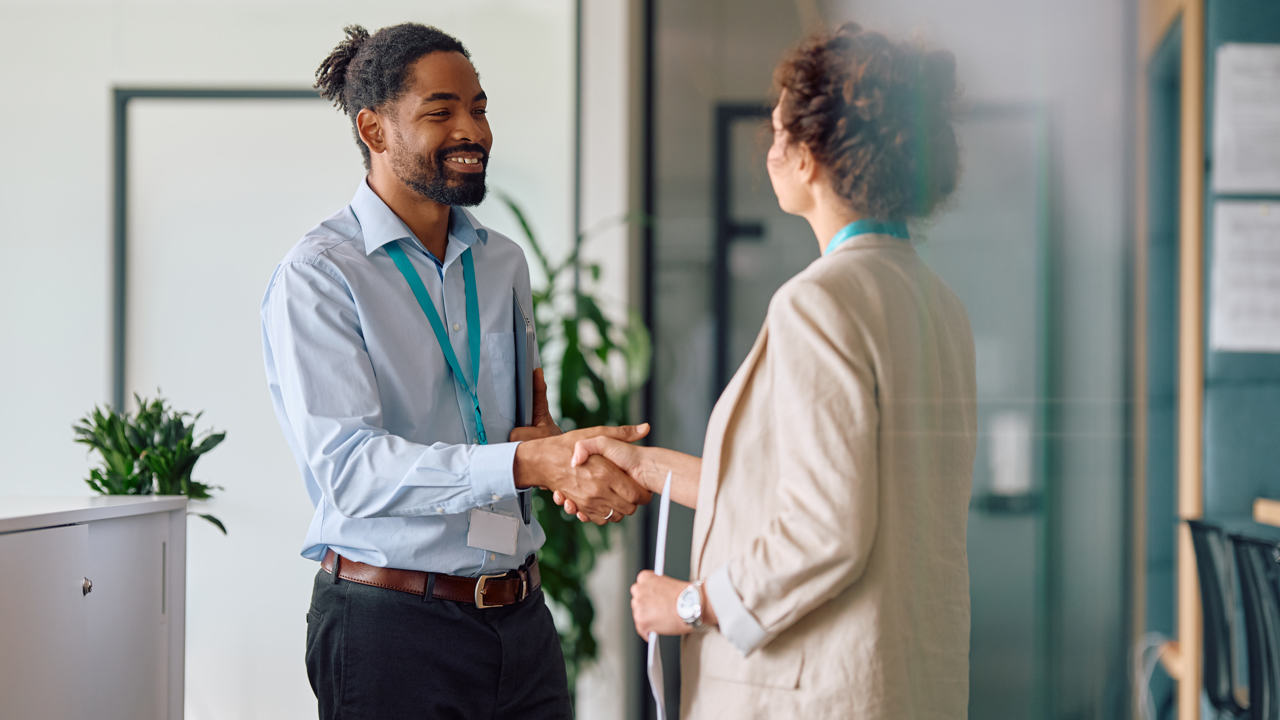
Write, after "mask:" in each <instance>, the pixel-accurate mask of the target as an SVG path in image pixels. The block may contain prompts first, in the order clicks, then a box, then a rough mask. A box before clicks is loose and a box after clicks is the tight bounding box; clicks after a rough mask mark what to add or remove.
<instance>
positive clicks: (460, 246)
mask: <svg viewBox="0 0 1280 720" xmlns="http://www.w3.org/2000/svg"><path fill="white" fill-rule="evenodd" d="M351 211H352V212H353V213H355V216H356V221H357V222H359V223H360V232H361V234H362V235H364V253H365V255H372V254H373V251H374V250H377V249H378V248H380V247H382V246H383V245H386V244H387V243H389V242H393V241H396V240H410V241H412V243H413V244H414V245H415V246H416V247H418V248H421V249H422V250H424V251H425V250H426V248H425V247H424V246H423V245H422V243H421V242H420V241H419V240H418V238H417V237H415V236H414V234H413V231H412V230H410V229H409V226H408V225H405V224H404V221H403V220H401V219H400V217H399V216H397V215H396V214H395V213H394V212H393V211H392V210H391V208H389V207H387V204H386V203H385V202H383V201H382V198H380V197H378V194H377V193H375V192H374V191H373V188H370V187H369V179H368V178H364V179H362V180H361V181H360V186H359V187H357V188H356V195H355V197H353V198H351ZM476 240H479V241H480V242H481V243H484V244H488V242H489V231H488V230H486V229H485V228H484V227H483V226H482V225H480V223H479V222H477V221H476V219H475V216H473V215H472V214H471V213H469V212H467V211H466V210H464V209H462V208H460V207H458V206H456V205H454V206H451V207H450V208H449V245H448V249H447V250H446V251H445V256H444V258H442V261H443V264H444V265H448V264H449V263H451V262H452V261H453V260H454V259H455V258H457V257H458V256H459V255H461V254H462V253H463V251H464V250H466V249H467V248H469V247H471V245H472V244H474V243H475V241H476Z"/></svg>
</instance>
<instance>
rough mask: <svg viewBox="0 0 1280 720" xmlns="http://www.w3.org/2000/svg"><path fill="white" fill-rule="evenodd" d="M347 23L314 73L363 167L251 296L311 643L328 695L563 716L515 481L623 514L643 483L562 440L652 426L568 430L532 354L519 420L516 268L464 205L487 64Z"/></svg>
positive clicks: (325, 701)
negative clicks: (296, 529)
mask: <svg viewBox="0 0 1280 720" xmlns="http://www.w3.org/2000/svg"><path fill="white" fill-rule="evenodd" d="M346 35H347V37H346V40H344V41H343V42H342V43H341V44H340V45H338V47H337V48H335V49H334V51H333V52H332V53H331V54H330V55H329V57H328V58H326V59H325V61H324V63H323V64H322V65H321V66H320V69H319V70H318V71H317V73H316V77H317V83H316V87H317V89H319V90H320V92H321V93H322V94H323V95H324V96H325V97H326V98H328V99H330V100H333V101H334V103H335V104H336V105H337V106H338V107H339V108H341V109H342V110H343V111H345V112H346V114H347V115H348V116H350V117H351V120H352V127H353V129H354V132H355V136H356V140H357V144H358V145H359V147H360V150H361V152H362V153H363V155H364V160H365V167H366V169H367V170H368V176H367V177H366V179H365V180H364V181H362V182H361V183H360V186H359V187H358V188H357V189H356V194H355V197H354V198H353V199H352V201H351V204H350V205H349V206H348V207H346V208H344V209H343V210H341V211H340V212H338V213H337V214H336V215H334V216H333V217H330V218H329V219H327V220H325V221H324V222H322V223H321V224H320V225H319V226H317V227H316V228H315V229H314V230H312V231H311V232H309V233H308V234H307V235H306V236H305V237H304V238H303V239H302V240H301V241H300V242H299V243H298V244H297V245H296V246H294V248H293V249H292V250H291V251H290V252H289V254H288V255H287V256H286V257H285V258H284V260H283V261H282V262H281V263H280V265H279V267H278V268H277V269H276V271H275V274H274V276H273V277H272V279H271V283H270V285H269V286H268V288H267V292H266V296H265V297H264V299H263V303H262V328H263V345H264V353H265V357H266V368H267V378H268V383H269V385H270V389H271V396H272V401H273V403H274V405H275V409H276V414H277V416H278V418H279V420H280V425H281V427H282V428H283V429H284V434H285V438H286V439H287V440H288V442H289V447H290V449H291V450H292V451H293V453H294V456H295V457H296V458H297V461H298V467H299V469H300V470H301V472H302V475H303V478H304V480H305V482H306V486H307V491H308V493H309V494H310V497H311V501H312V503H313V504H314V505H315V508H316V511H315V515H314V517H313V519H312V522H311V527H310V528H309V530H308V531H307V537H306V541H305V543H304V547H303V552H302V554H303V556H304V557H307V558H310V559H312V560H317V561H320V562H321V569H320V570H319V571H318V572H317V573H316V580H315V586H314V589H313V594H312V601H311V608H310V610H309V611H308V613H307V648H306V662H307V672H308V675H309V677H310V680H311V686H312V689H313V690H314V691H315V693H316V697H317V699H318V701H319V708H320V717H322V718H337V717H342V718H352V717H359V718H366V717H368V718H408V717H458V718H494V717H499V718H515V717H531V718H533V717H536V718H542V717H557V718H559V717H566V718H567V717H570V714H571V710H570V703H569V695H568V688H567V685H566V679H565V672H564V660H563V657H562V655H561V652H560V645H559V639H558V637H557V635H556V630H555V626H554V625H553V623H552V620H551V616H550V613H549V612H548V611H547V608H546V605H545V603H544V601H543V596H542V593H541V591H540V590H539V584H540V576H539V572H538V566H537V560H536V556H535V554H534V553H535V552H536V551H537V549H538V548H539V547H540V546H541V544H542V542H543V539H544V535H543V532H542V529H541V528H540V527H539V526H538V523H537V520H536V519H533V518H531V517H529V516H528V515H527V510H528V508H527V506H525V505H524V503H522V498H521V497H520V492H521V491H522V490H526V491H527V489H529V488H532V487H535V486H541V487H545V488H547V489H550V490H555V491H558V492H560V493H561V494H562V495H564V496H565V497H570V498H572V499H573V500H574V501H575V503H576V504H577V505H578V507H579V508H582V509H584V511H585V513H586V514H587V516H588V517H589V518H590V519H591V520H592V521H595V522H598V523H601V524H603V523H604V522H610V521H612V522H616V521H617V520H619V519H620V518H621V517H622V516H623V515H629V514H631V513H632V512H634V511H635V507H636V504H637V503H644V502H648V499H649V494H648V493H647V492H646V491H644V490H642V489H640V488H638V487H637V486H636V485H635V484H634V483H632V482H631V481H630V479H629V478H627V477H626V476H625V475H623V474H622V473H621V472H620V471H618V470H617V468H616V467H614V466H613V465H612V464H610V463H608V462H607V461H604V460H603V459H600V458H596V460H598V461H599V462H596V463H593V464H591V465H590V466H586V467H584V468H571V467H570V462H569V460H570V457H571V455H572V451H573V445H574V443H575V442H577V441H578V440H580V439H584V438H587V437H594V436H600V435H605V436H608V437H611V438H617V439H620V440H623V441H627V442H631V441H635V440H637V439H639V438H640V437H641V436H642V435H643V434H644V433H645V432H647V428H645V427H643V426H642V427H641V428H640V429H636V428H594V429H589V430H580V431H575V432H571V433H566V434H561V432H560V430H559V428H557V427H556V426H555V423H554V422H553V421H552V419H551V417H550V414H549V413H548V411H547V405H546V385H545V383H543V381H542V373H541V370H540V369H539V370H537V371H535V379H534V386H535V388H534V390H535V395H536V400H535V403H534V405H535V407H534V415H535V418H534V420H535V422H534V426H533V427H530V428H515V427H514V426H515V422H516V413H515V406H516V403H515V377H514V375H515V372H516V368H515V347H514V342H515V336H514V334H513V332H512V329H513V320H514V311H513V308H512V298H513V291H514V293H515V295H516V296H517V297H519V300H520V302H521V303H522V304H523V308H524V309H525V310H526V312H529V311H531V310H532V302H531V296H530V288H529V270H528V265H527V263H526V261H525V258H524V255H523V253H522V252H521V250H520V249H519V247H518V246H516V245H515V243H513V242H511V241H510V240H509V239H507V238H505V237H503V236H501V235H499V234H498V233H495V232H492V231H490V230H487V229H485V228H484V227H482V226H481V225H480V224H479V223H478V222H477V221H476V219H475V217H474V216H473V215H471V214H470V213H469V212H467V211H466V210H464V209H462V208H463V207H465V206H471V205H475V204H477V203H479V202H480V201H481V199H483V197H484V194H485V180H484V177H485V167H486V165H487V163H488V158H489V150H490V147H491V145H492V136H491V134H490V132H489V124H488V121H487V120H486V119H485V107H486V104H487V101H486V97H485V94H484V91H483V89H482V88H481V86H480V80H479V76H478V75H477V74H476V71H475V69H474V67H473V66H472V64H471V61H470V56H469V55H468V53H467V51H466V49H465V48H464V47H463V46H462V44H461V43H460V42H458V41H457V40H456V39H454V38H453V37H450V36H449V35H446V34H445V33H443V32H441V31H440V30H437V29H435V28H431V27H426V26H423V25H417V24H404V25H397V26H394V27H388V28H384V29H382V30H380V31H378V32H377V33H376V34H374V35H372V36H370V35H369V34H368V33H367V32H366V31H365V30H364V29H363V28H361V27H358V26H353V27H349V28H347V29H346ZM535 362H536V360H535ZM502 440H510V441H511V442H502ZM520 441H523V442H520Z"/></svg>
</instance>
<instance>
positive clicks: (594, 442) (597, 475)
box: [510, 368, 653, 525]
mask: <svg viewBox="0 0 1280 720" xmlns="http://www.w3.org/2000/svg"><path fill="white" fill-rule="evenodd" d="M533 391H534V392H533V397H534V399H533V425H531V426H529V427H521V428H516V429H515V430H513V431H511V437H510V440H511V441H512V442H517V441H518V442H520V447H518V448H516V458H515V465H514V467H513V468H512V473H513V475H514V476H515V483H516V487H517V488H518V489H521V490H523V489H526V488H531V487H540V488H543V489H545V490H550V491H552V493H553V497H554V499H555V502H556V504H558V505H563V506H564V507H565V510H566V511H567V512H569V513H571V514H575V515H577V516H578V519H579V520H582V521H583V522H593V523H595V524H597V525H604V524H605V523H606V522H620V521H621V520H622V518H623V517H625V516H627V515H631V514H632V513H634V512H635V511H636V507H637V506H639V505H645V504H647V503H648V502H649V500H650V498H651V497H652V494H653V493H652V491H651V490H650V489H648V488H646V487H644V486H643V485H641V484H640V483H639V482H638V478H639V475H638V474H635V472H634V471H635V469H634V468H627V469H622V468H619V467H618V465H615V464H614V462H611V461H610V460H609V459H607V458H606V457H605V456H604V455H603V454H595V453H600V452H601V450H602V449H603V448H602V447H601V443H606V442H608V441H610V440H612V441H615V442H614V443H609V444H610V445H614V446H615V447H616V446H621V447H627V446H626V445H625V443H633V442H636V441H637V440H640V439H641V438H643V437H644V436H645V435H648V434H649V426H648V425H647V424H646V425H638V426H632V425H624V426H621V427H593V428H582V429H579V430H573V431H571V432H567V433H566V432H562V431H561V430H560V428H559V427H557V426H556V424H555V421H554V420H553V419H552V418H551V413H550V411H549V410H548V408H547V385H546V382H545V381H544V380H543V379H542V369H541V368H539V369H536V370H534V371H533ZM611 454H612V455H621V456H625V455H627V454H628V453H625V452H624V453H611ZM615 459H621V457H617V458H615ZM628 470H631V471H632V473H633V474H635V477H633V475H632V474H628Z"/></svg>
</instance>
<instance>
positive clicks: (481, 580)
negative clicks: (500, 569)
mask: <svg viewBox="0 0 1280 720" xmlns="http://www.w3.org/2000/svg"><path fill="white" fill-rule="evenodd" d="M501 577H506V573H498V574H497V575H481V576H480V577H478V578H476V607H478V608H480V609H481V610H483V609H485V608H491V607H501V606H500V605H485V604H484V586H485V584H486V583H488V582H489V581H490V580H493V579H494V578H501Z"/></svg>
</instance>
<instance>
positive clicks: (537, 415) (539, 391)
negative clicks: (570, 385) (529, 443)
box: [507, 368, 564, 442]
mask: <svg viewBox="0 0 1280 720" xmlns="http://www.w3.org/2000/svg"><path fill="white" fill-rule="evenodd" d="M563 432H564V431H563V430H561V429H560V426H558V425H556V421H555V420H553V419H552V418H551V409H550V408H549V407H548V406H547V381H546V380H543V379H542V368H534V370H533V424H532V425H530V426H529V427H518V428H516V429H515V430H512V431H511V436H510V437H508V438H507V440H508V441H510V442H522V441H525V440H538V439H540V438H546V437H553V436H556V435H560V434H563Z"/></svg>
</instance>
